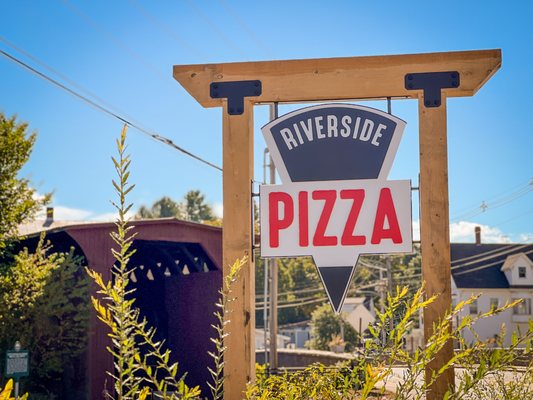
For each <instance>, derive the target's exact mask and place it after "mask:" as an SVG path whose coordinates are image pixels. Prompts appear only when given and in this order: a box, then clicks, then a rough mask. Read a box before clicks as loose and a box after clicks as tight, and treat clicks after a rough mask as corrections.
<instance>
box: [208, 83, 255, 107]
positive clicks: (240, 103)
mask: <svg viewBox="0 0 533 400" xmlns="http://www.w3.org/2000/svg"><path fill="white" fill-rule="evenodd" d="M209 93H210V95H211V98H213V99H228V114H229V115H241V114H242V113H243V112H244V98H245V97H250V96H260V95H261V93H262V87H261V81H259V80H257V81H233V82H212V83H211V85H210V86H209Z"/></svg>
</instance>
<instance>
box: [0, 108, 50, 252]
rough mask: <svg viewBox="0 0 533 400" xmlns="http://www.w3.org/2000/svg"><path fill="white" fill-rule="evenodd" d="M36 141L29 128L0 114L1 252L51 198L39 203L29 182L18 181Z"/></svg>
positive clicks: (45, 198)
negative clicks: (18, 230)
mask: <svg viewBox="0 0 533 400" xmlns="http://www.w3.org/2000/svg"><path fill="white" fill-rule="evenodd" d="M36 137H37V135H36V133H35V132H33V133H29V132H28V124H26V123H24V122H22V123H19V122H17V120H16V117H10V118H8V117H6V116H5V115H4V114H2V113H0V210H1V212H0V251H2V250H3V249H5V246H6V242H7V241H8V240H9V239H12V238H13V237H14V236H16V233H17V226H18V225H19V224H21V223H22V222H24V221H27V220H28V219H31V218H32V217H33V216H34V215H35V213H36V212H37V211H38V210H39V209H40V208H41V207H42V206H43V205H44V204H45V203H47V202H48V200H49V198H50V196H49V195H46V196H44V197H43V198H41V199H38V198H37V196H36V192H35V189H32V188H31V187H30V185H29V181H28V180H27V179H24V178H20V177H18V175H19V172H20V170H21V168H22V167H23V166H24V164H25V163H26V162H27V161H28V159H29V157H30V153H31V150H32V148H33V145H34V143H35V139H36Z"/></svg>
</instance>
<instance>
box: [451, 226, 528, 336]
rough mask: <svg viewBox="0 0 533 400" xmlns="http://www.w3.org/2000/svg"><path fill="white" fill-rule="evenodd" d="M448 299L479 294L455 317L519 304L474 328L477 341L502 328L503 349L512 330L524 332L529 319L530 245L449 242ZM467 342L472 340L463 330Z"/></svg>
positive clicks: (494, 333) (496, 333) (493, 334)
mask: <svg viewBox="0 0 533 400" xmlns="http://www.w3.org/2000/svg"><path fill="white" fill-rule="evenodd" d="M451 256H452V277H453V279H452V299H453V302H454V303H455V304H457V303H458V302H460V301H463V300H466V299H468V298H470V297H471V296H472V295H474V294H475V295H477V294H480V297H479V298H478V299H477V301H475V302H474V303H472V304H471V305H470V306H469V307H467V308H465V309H463V310H462V313H461V315H460V316H459V318H462V317H464V316H466V315H468V314H472V315H475V314H478V313H483V312H486V311H489V310H490V309H491V308H492V307H501V306H503V305H504V304H506V303H508V302H512V301H514V300H517V299H522V302H521V303H520V304H519V305H517V306H515V307H513V308H512V309H509V310H507V311H505V312H502V313H500V314H498V315H495V316H493V317H490V318H486V319H483V320H480V321H478V322H477V323H476V324H475V325H474V327H475V331H476V333H477V335H479V337H480V339H481V340H487V339H494V338H496V336H497V335H499V334H500V331H501V329H502V326H504V325H505V328H506V333H505V340H504V346H509V345H510V344H511V335H512V333H513V331H520V332H525V331H527V329H528V321H529V320H530V319H532V318H533V315H532V309H531V303H532V299H533V244H481V243H479V236H478V242H477V243H452V244H451ZM463 334H464V338H465V339H466V341H467V342H473V341H474V340H476V339H475V337H474V335H473V334H472V333H471V332H468V331H464V333H463Z"/></svg>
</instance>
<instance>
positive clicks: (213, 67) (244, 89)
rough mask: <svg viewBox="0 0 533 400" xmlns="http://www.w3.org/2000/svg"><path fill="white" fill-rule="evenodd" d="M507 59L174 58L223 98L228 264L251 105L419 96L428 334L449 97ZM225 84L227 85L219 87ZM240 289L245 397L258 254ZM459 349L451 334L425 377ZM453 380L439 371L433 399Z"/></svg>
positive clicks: (247, 163)
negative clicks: (197, 60) (184, 61)
mask: <svg viewBox="0 0 533 400" xmlns="http://www.w3.org/2000/svg"><path fill="white" fill-rule="evenodd" d="M500 66H501V50H499V49H496V50H478V51H460V52H445V53H426V54H411V55H392V56H372V57H349V58H328V59H308V60H290V61H262V62H239V63H225V64H200V65H176V66H174V78H175V79H176V80H177V81H178V82H179V83H180V84H181V85H182V86H183V87H184V88H185V89H186V90H187V91H188V92H189V93H190V94H191V95H192V96H193V97H194V98H195V99H196V100H197V101H198V102H199V103H200V104H201V105H202V106H204V107H222V108H223V170H224V172H223V205H224V229H223V239H222V242H223V264H224V274H226V273H227V269H228V268H229V266H230V265H231V264H232V263H233V262H234V261H235V260H236V259H237V258H240V257H242V256H243V255H250V249H251V240H252V221H251V212H250V210H251V206H252V193H251V188H252V185H251V182H252V180H253V129H254V127H253V105H254V104H258V103H271V102H279V103H298V102H321V101H335V100H370V99H385V98H392V99H417V100H418V103H419V135H420V140H419V142H420V219H421V220H420V230H421V234H420V235H421V247H422V276H423V279H424V280H425V283H426V295H427V296H431V295H434V294H438V295H439V296H438V298H437V300H436V301H435V302H434V303H432V304H431V305H430V306H429V307H428V308H426V310H425V312H424V335H425V337H426V338H428V337H429V336H430V335H431V334H432V328H433V324H434V323H436V322H437V321H438V320H439V319H440V318H441V316H443V315H444V313H445V312H446V311H447V310H448V309H449V307H450V305H451V270H450V265H451V262H450V239H449V201H448V155H447V128H446V99H447V98H448V97H464V96H473V95H474V94H475V93H476V92H477V91H478V90H479V89H480V88H481V86H483V85H484V84H485V82H487V81H488V80H489V79H490V78H491V77H492V75H494V73H495V72H496V71H497V70H498V69H499V68H500ZM219 86H220V87H221V89H222V88H223V89H224V90H219V89H218V87H219ZM234 293H235V295H236V301H235V302H234V303H233V312H232V314H231V318H230V322H229V324H227V325H226V329H227V332H228V333H229V334H230V335H229V336H228V338H227V340H226V345H227V346H228V351H227V353H226V354H225V357H224V362H225V369H224V376H225V382H224V398H225V399H238V398H242V397H243V392H244V391H245V389H246V384H247V382H249V381H253V380H254V375H255V372H254V371H255V351H254V346H255V342H254V329H255V318H254V315H255V304H254V298H255V288H254V264H253V260H252V258H251V257H249V259H248V263H247V265H245V267H244V269H243V271H242V274H241V277H240V279H239V281H238V282H237V284H236V287H235V290H234ZM452 357H453V343H452V342H451V341H450V342H448V343H447V344H446V346H445V348H444V349H443V350H442V351H441V352H440V353H439V354H438V356H437V357H435V359H434V360H433V361H432V362H431V363H430V364H429V366H428V368H427V369H426V379H429V377H430V376H431V373H432V371H435V370H439V369H440V367H441V366H443V365H444V364H445V363H446V362H447V361H449V360H450V359H451V358H452ZM453 387H454V371H453V369H449V370H448V372H447V373H446V374H444V375H442V376H441V377H440V379H438V380H437V381H436V382H435V383H434V384H433V385H432V386H431V388H430V391H429V393H428V399H437V400H440V399H442V398H443V396H444V393H445V392H446V390H448V389H449V388H453Z"/></svg>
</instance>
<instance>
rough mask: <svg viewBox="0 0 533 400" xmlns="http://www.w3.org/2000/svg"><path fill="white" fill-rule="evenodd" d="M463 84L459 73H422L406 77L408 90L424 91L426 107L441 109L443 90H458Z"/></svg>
mask: <svg viewBox="0 0 533 400" xmlns="http://www.w3.org/2000/svg"><path fill="white" fill-rule="evenodd" d="M460 84H461V79H460V75H459V72H457V71H447V72H421V73H411V74H406V75H405V88H406V89H407V90H420V89H422V90H423V91H424V105H425V106H426V107H428V108H429V107H440V105H441V102H442V99H441V90H442V89H451V88H458V87H459V85H460Z"/></svg>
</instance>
